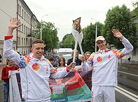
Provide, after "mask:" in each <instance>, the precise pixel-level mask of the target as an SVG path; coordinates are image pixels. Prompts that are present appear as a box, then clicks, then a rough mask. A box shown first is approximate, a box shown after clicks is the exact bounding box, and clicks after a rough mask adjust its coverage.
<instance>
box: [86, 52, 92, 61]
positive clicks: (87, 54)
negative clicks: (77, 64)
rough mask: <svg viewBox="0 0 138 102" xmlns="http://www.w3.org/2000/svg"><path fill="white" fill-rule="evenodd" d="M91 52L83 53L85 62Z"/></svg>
mask: <svg viewBox="0 0 138 102" xmlns="http://www.w3.org/2000/svg"><path fill="white" fill-rule="evenodd" d="M90 55H91V52H89V51H87V52H85V60H86V61H87V59H88V58H89V57H90Z"/></svg>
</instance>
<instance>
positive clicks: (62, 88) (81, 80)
mask: <svg viewBox="0 0 138 102" xmlns="http://www.w3.org/2000/svg"><path fill="white" fill-rule="evenodd" d="M75 69H79V70H77V71H76V70H75ZM75 69H74V70H73V72H70V73H69V74H68V75H67V76H66V77H64V78H60V79H52V78H50V80H49V86H50V89H51V101H52V102H85V101H91V100H92V93H91V87H92V85H91V84H92V82H91V74H92V72H91V71H89V72H79V71H82V70H80V68H79V66H78V67H76V68H75ZM10 75H11V79H10V102H21V99H22V98H21V85H20V74H19V72H18V71H12V72H10Z"/></svg>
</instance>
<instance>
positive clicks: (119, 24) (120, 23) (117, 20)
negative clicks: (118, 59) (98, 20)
mask: <svg viewBox="0 0 138 102" xmlns="http://www.w3.org/2000/svg"><path fill="white" fill-rule="evenodd" d="M113 29H118V30H119V31H120V32H121V33H122V34H123V35H124V36H125V37H126V38H127V39H128V40H129V41H130V42H131V43H132V44H133V46H134V47H136V44H135V42H136V38H135V35H136V25H135V24H134V23H133V20H132V17H131V14H130V10H129V9H128V8H127V7H126V6H125V5H122V7H119V6H116V7H114V8H112V9H111V10H110V9H109V10H108V12H107V15H106V20H105V25H104V27H103V29H102V35H103V36H104V37H105V39H106V40H107V42H108V43H109V45H111V44H113V45H114V46H115V47H116V48H123V45H122V44H121V42H120V41H119V39H117V38H115V37H114V35H113V33H112V30H113Z"/></svg>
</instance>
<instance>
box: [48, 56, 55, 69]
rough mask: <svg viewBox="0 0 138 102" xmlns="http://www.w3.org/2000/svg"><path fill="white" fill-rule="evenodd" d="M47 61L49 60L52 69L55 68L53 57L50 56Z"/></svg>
mask: <svg viewBox="0 0 138 102" xmlns="http://www.w3.org/2000/svg"><path fill="white" fill-rule="evenodd" d="M48 60H49V61H50V63H51V64H52V65H53V67H56V66H55V65H54V62H55V59H54V57H52V56H50V57H49V59H48Z"/></svg>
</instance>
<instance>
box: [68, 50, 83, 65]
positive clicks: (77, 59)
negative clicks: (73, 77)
mask: <svg viewBox="0 0 138 102" xmlns="http://www.w3.org/2000/svg"><path fill="white" fill-rule="evenodd" d="M73 56H74V50H73V51H72V54H71V57H72V58H71V59H69V60H68V62H67V65H69V64H70V63H71V62H72V61H73ZM78 57H79V51H78V50H76V57H75V62H76V66H77V65H81V60H80V59H79V58H78Z"/></svg>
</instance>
